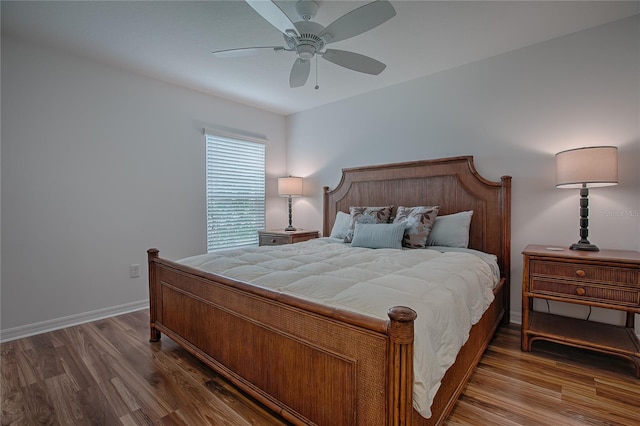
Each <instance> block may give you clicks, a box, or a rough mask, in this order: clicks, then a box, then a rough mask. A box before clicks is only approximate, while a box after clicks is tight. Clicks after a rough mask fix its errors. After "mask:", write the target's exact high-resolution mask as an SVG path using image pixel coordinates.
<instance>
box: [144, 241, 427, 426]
mask: <svg viewBox="0 0 640 426" xmlns="http://www.w3.org/2000/svg"><path fill="white" fill-rule="evenodd" d="M149 271H150V274H149V277H150V278H149V279H150V292H151V301H152V302H151V340H152V341H155V340H157V339H159V338H160V333H161V332H162V333H164V334H166V335H167V336H169V337H170V338H172V339H174V340H175V341H176V342H178V343H179V344H180V345H182V346H183V347H184V348H186V349H187V350H188V351H190V352H191V353H193V354H194V355H195V356H197V357H198V358H199V359H200V360H202V361H203V362H204V363H206V364H208V365H209V366H211V367H212V368H213V369H214V370H216V371H217V372H219V373H220V374H222V375H223V376H225V377H226V378H227V379H229V380H230V381H231V382H233V383H234V384H235V385H237V386H238V387H239V388H241V389H242V390H244V391H245V392H247V393H248V394H249V395H251V396H253V397H255V398H256V399H258V400H259V401H261V402H263V403H264V404H265V405H267V406H268V407H270V408H271V409H272V410H274V411H276V412H278V413H280V414H281V415H282V416H283V417H284V418H286V419H287V420H289V421H291V422H293V423H295V424H318V425H336V426H337V425H385V424H389V425H406V424H411V416H412V405H411V404H412V403H411V389H412V384H413V320H414V319H415V317H416V315H415V312H413V311H412V310H410V309H408V308H403V307H397V308H393V309H391V310H390V312H389V317H390V320H389V321H381V320H377V319H374V318H369V317H366V316H363V315H358V314H353V313H349V312H343V311H339V310H335V309H329V308H326V307H323V306H321V305H317V304H314V303H311V302H307V301H304V300H300V299H296V298H294V297H291V296H286V295H283V294H280V293H277V292H273V291H270V290H266V289H258V288H256V287H253V286H250V285H247V284H242V283H237V282H234V281H230V280H226V279H225V278H223V277H217V278H216V279H212V277H213V274H204V273H201V272H199V271H197V270H192V269H191V268H187V267H184V266H181V265H178V264H175V263H173V262H170V261H166V260H164V259H160V258H159V257H158V251H157V250H155V249H152V250H149Z"/></svg>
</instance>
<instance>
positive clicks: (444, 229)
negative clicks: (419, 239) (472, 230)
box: [427, 210, 473, 248]
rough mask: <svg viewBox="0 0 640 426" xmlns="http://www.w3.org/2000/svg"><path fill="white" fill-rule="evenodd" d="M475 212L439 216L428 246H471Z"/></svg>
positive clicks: (428, 240)
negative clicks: (470, 232)
mask: <svg viewBox="0 0 640 426" xmlns="http://www.w3.org/2000/svg"><path fill="white" fill-rule="evenodd" d="M471 216H473V210H469V211H466V212H460V213H454V214H448V215H444V216H438V217H437V218H436V223H434V224H433V229H432V230H431V234H429V238H428V239H427V245H428V246H446V247H462V248H466V247H468V246H469V227H470V226H471Z"/></svg>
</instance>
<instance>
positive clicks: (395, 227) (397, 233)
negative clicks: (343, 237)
mask: <svg viewBox="0 0 640 426" xmlns="http://www.w3.org/2000/svg"><path fill="white" fill-rule="evenodd" d="M405 228H406V224H405V223H402V222H401V223H358V222H356V224H355V228H354V230H353V240H352V241H351V247H366V248H393V249H402V237H403V236H404V230H405Z"/></svg>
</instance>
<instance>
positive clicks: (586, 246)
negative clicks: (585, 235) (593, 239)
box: [569, 242, 600, 251]
mask: <svg viewBox="0 0 640 426" xmlns="http://www.w3.org/2000/svg"><path fill="white" fill-rule="evenodd" d="M569 248H570V249H571V250H583V251H600V249H599V248H598V246H596V245H595V244H591V243H588V242H587V243H582V242H577V243H575V244H571V247H569Z"/></svg>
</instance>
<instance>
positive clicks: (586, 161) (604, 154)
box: [556, 146, 618, 188]
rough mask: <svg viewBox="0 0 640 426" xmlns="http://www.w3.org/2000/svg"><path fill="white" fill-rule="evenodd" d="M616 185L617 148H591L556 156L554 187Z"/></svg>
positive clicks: (568, 151) (565, 152)
mask: <svg viewBox="0 0 640 426" xmlns="http://www.w3.org/2000/svg"><path fill="white" fill-rule="evenodd" d="M617 184H618V148H617V147H615V146H592V147H587V148H577V149H570V150H567V151H562V152H559V153H557V154H556V187H557V188H582V187H587V188H589V187H596V186H609V185H617Z"/></svg>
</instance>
